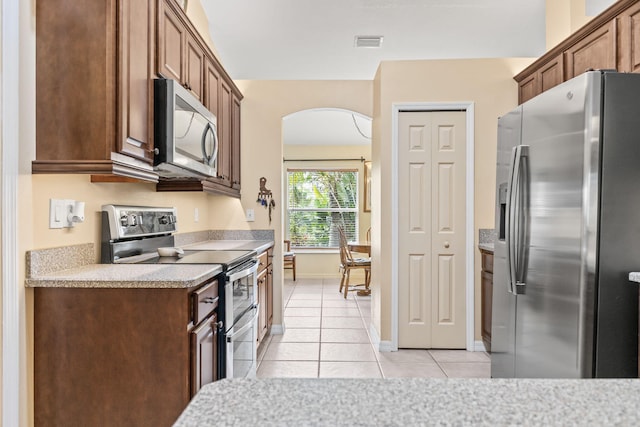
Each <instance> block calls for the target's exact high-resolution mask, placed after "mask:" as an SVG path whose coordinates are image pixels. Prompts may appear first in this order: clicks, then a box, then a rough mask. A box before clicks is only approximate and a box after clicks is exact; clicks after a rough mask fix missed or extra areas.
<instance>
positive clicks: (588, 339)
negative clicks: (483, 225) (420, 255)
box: [491, 71, 640, 378]
mask: <svg viewBox="0 0 640 427" xmlns="http://www.w3.org/2000/svg"><path fill="white" fill-rule="evenodd" d="M496 183H497V185H496V187H497V191H496V232H497V239H496V242H495V253H494V276H493V280H494V287H493V313H492V334H491V351H492V353H491V376H492V377H518V378H527V377H528V378H591V377H637V376H638V285H637V284H632V283H630V282H629V281H628V274H629V272H631V271H638V270H639V269H640V74H623V73H616V72H601V71H591V72H587V73H585V74H582V75H580V76H578V77H575V78H573V79H571V80H569V81H567V82H565V83H563V84H561V85H558V86H556V87H555V88H553V89H550V90H548V91H546V92H544V93H543V94H541V95H539V96H537V97H535V98H533V99H531V100H529V101H527V102H525V103H524V104H522V105H520V106H519V107H518V108H516V109H515V110H513V111H511V112H509V113H508V114H506V115H504V116H503V117H501V118H500V119H499V120H498V157H497V176H496Z"/></svg>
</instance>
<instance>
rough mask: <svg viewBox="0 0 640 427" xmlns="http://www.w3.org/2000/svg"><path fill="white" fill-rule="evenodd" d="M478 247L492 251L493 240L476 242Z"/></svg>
mask: <svg viewBox="0 0 640 427" xmlns="http://www.w3.org/2000/svg"><path fill="white" fill-rule="evenodd" d="M478 248H479V249H483V250H485V251H488V252H491V253H493V242H491V243H478Z"/></svg>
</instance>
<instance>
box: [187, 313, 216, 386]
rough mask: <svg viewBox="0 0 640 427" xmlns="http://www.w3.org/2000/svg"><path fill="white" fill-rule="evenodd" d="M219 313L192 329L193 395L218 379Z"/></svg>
mask: <svg viewBox="0 0 640 427" xmlns="http://www.w3.org/2000/svg"><path fill="white" fill-rule="evenodd" d="M217 357H218V314H217V313H215V312H214V313H213V315H212V316H211V317H210V318H208V319H206V320H205V321H204V322H203V323H202V324H201V325H200V326H199V327H197V328H194V329H193V330H192V331H191V396H194V395H195V394H196V393H197V392H198V390H200V389H201V388H202V386H203V385H205V384H209V383H211V382H214V381H215V380H217V379H218V366H217Z"/></svg>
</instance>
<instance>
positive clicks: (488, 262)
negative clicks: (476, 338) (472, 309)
mask: <svg viewBox="0 0 640 427" xmlns="http://www.w3.org/2000/svg"><path fill="white" fill-rule="evenodd" d="M480 256H481V257H482V272H481V273H480V288H481V324H482V327H481V332H482V342H483V343H484V348H485V349H486V350H487V352H489V353H491V309H492V304H491V302H492V299H493V253H491V252H488V251H485V250H483V249H481V250H480Z"/></svg>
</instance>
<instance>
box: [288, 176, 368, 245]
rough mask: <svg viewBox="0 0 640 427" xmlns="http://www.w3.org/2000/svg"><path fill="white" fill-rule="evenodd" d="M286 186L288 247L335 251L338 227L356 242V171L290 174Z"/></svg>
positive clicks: (337, 242)
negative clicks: (332, 249) (289, 245)
mask: <svg viewBox="0 0 640 427" xmlns="http://www.w3.org/2000/svg"><path fill="white" fill-rule="evenodd" d="M287 185H288V187H287V188H288V191H287V193H288V213H289V215H288V219H289V239H290V240H291V246H293V247H303V248H336V247H338V246H339V235H338V227H342V228H343V229H344V230H345V233H346V235H347V239H348V240H357V235H358V234H357V231H358V171H357V170H344V169H341V170H311V169H307V170H300V169H296V170H290V171H288V172H287Z"/></svg>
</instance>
